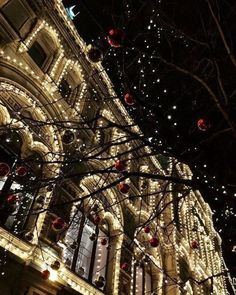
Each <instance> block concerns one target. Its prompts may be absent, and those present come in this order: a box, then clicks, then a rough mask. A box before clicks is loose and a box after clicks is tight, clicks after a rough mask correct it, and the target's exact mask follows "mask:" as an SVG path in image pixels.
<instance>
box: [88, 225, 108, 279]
mask: <svg viewBox="0 0 236 295" xmlns="http://www.w3.org/2000/svg"><path fill="white" fill-rule="evenodd" d="M98 236H99V238H98V243H97V247H96V254H95V262H94V268H93V279H92V281H93V282H94V281H95V280H96V279H97V276H103V277H104V278H105V277H106V265H107V254H108V250H107V245H108V243H107V245H102V244H101V239H104V238H106V239H107V242H108V237H107V235H106V234H105V233H104V232H102V231H101V230H99V234H98Z"/></svg>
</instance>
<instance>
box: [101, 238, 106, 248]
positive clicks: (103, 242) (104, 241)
mask: <svg viewBox="0 0 236 295" xmlns="http://www.w3.org/2000/svg"><path fill="white" fill-rule="evenodd" d="M106 244H107V239H105V238H104V239H101V245H103V246H105V245H106Z"/></svg>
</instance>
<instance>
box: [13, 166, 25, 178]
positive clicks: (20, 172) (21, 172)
mask: <svg viewBox="0 0 236 295" xmlns="http://www.w3.org/2000/svg"><path fill="white" fill-rule="evenodd" d="M15 172H16V175H17V176H20V177H24V176H26V174H27V173H28V169H27V167H25V166H17V167H16V170H15Z"/></svg>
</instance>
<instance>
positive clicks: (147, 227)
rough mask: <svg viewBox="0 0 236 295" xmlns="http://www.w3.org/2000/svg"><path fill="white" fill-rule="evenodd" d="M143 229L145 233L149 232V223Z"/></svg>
mask: <svg viewBox="0 0 236 295" xmlns="http://www.w3.org/2000/svg"><path fill="white" fill-rule="evenodd" d="M143 231H144V232H145V234H148V233H150V231H151V228H150V226H149V225H146V226H145V227H144V229H143Z"/></svg>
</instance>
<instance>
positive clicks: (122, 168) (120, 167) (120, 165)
mask: <svg viewBox="0 0 236 295" xmlns="http://www.w3.org/2000/svg"><path fill="white" fill-rule="evenodd" d="M114 167H115V169H116V170H118V171H120V172H123V171H125V169H126V163H125V161H121V160H117V161H116V162H115V165H114Z"/></svg>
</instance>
